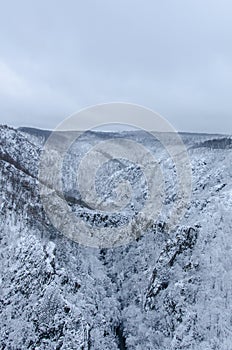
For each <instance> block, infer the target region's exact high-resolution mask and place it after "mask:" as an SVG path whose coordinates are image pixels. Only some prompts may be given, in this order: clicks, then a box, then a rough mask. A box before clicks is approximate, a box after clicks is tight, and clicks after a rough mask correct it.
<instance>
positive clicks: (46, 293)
mask: <svg viewBox="0 0 232 350" xmlns="http://www.w3.org/2000/svg"><path fill="white" fill-rule="evenodd" d="M124 136H125V135H124ZM126 136H127V137H129V138H134V137H136V138H137V140H138V139H139V140H140V141H142V142H143V143H144V144H145V145H146V147H150V148H151V149H152V147H153V152H154V153H155V154H156V156H157V158H158V159H159V162H160V165H161V166H162V167H163V170H164V173H165V172H166V196H165V199H164V204H165V208H167V212H168V208H169V207H170V206H172V204H173V201H174V199H175V186H174V185H173V184H174V179H173V178H172V177H170V175H169V173H168V169H169V170H170V169H172V170H173V165H172V164H171V163H170V161H169V159H168V158H167V154H166V153H165V152H163V150H162V149H161V147H160V145H159V144H158V143H157V144H155V146H154V145H153V146H152V144H149V142H150V141H149V139H146V138H144V135H142V134H141V135H134V134H133V135H129V134H127V135H126ZM47 137H48V134H47V133H46V132H44V133H43V132H39V131H38V132H36V130H32V131H31V130H30V129H29V130H28V129H25V128H24V129H21V130H14V129H12V128H9V127H7V126H1V127H0V183H1V187H0V191H1V194H0V208H1V213H0V215H1V221H0V232H1V236H0V240H1V248H0V261H1V279H0V310H1V311H0V312H1V317H0V349H82V350H90V349H95V350H107V349H111V350H113V349H133V350H134V349H136V350H140V349H141V350H142V349H143V350H144V349H148V350H153V349H154V350H155V349H159V350H174V349H175V350H179V349H194V350H201V349H202V350H212V349H215V350H219V349H220V350H231V349H232V238H231V237H232V235H231V233H232V218H231V209H232V166H231V164H232V140H231V138H229V137H226V136H220V135H194V134H182V138H183V140H184V142H185V144H186V147H187V149H188V154H189V157H190V160H191V166H192V173H193V178H192V197H191V200H190V203H189V205H188V210H187V212H186V213H185V216H184V218H183V219H182V221H181V222H180V223H179V227H178V228H177V229H176V230H175V231H172V232H169V230H168V226H167V225H166V222H165V216H164V217H163V220H162V221H157V222H156V221H154V222H150V223H149V225H147V227H146V232H139V235H138V236H137V239H135V240H134V241H132V243H130V244H127V245H123V246H121V247H116V248H108V249H107V248H99V249H98V248H90V247H86V246H83V245H80V244H78V243H76V242H73V241H71V240H69V239H68V238H66V237H65V236H64V235H62V234H61V233H59V232H58V231H57V230H56V229H55V228H54V227H53V226H52V224H51V223H50V221H49V218H48V217H47V215H46V213H45V211H44V210H43V206H42V203H41V201H40V192H39V181H38V166H39V159H40V155H41V150H42V146H43V143H44V142H45V140H46V139H47ZM60 137H63V136H62V135H61V136H60ZM107 137H111V138H112V137H119V136H118V135H112V134H111V135H107V134H106V133H104V134H101V133H87V134H86V135H84V136H83V137H82V138H81V139H80V141H79V143H78V145H77V146H75V145H74V150H73V153H72V151H71V152H70V155H69V156H68V158H67V159H68V161H67V162H66V163H65V164H64V169H66V170H65V173H66V180H68V181H67V187H65V188H64V191H65V193H66V199H67V201H68V203H69V205H70V207H71V208H72V210H73V212H74V213H75V214H76V215H79V216H80V217H82V218H83V219H84V220H86V221H88V222H89V223H90V224H91V225H96V226H97V225H100V226H101V225H103V224H104V225H108V226H109V227H111V226H112V227H114V226H115V225H116V226H117V225H120V224H121V223H123V222H124V220H125V221H126V220H127V219H128V218H130V216H133V215H134V213H135V212H136V211H137V210H139V209H140V205H141V202H142V200H143V198H145V197H146V196H145V197H143V195H144V194H145V192H146V186H145V184H144V182H143V178H142V176H141V174H140V172H139V171H138V169H137V168H136V167H133V166H132V165H131V164H126V163H125V164H124V163H123V164H115V163H112V164H111V165H110V166H109V167H108V168H104V169H102V172H101V171H100V172H99V176H98V180H97V187H98V189H99V193H100V194H101V195H105V196H106V198H107V197H108V196H110V193H109V192H110V189H111V186H112V183H115V181H116V180H117V178H119V177H120V176H122V174H125V175H124V176H126V178H129V179H130V182H131V183H132V185H133V186H132V187H133V188H134V190H135V196H134V198H133V207H127V208H126V209H125V212H124V213H123V215H121V214H120V215H119V214H118V216H117V215H116V216H115V215H112V216H109V215H108V216H107V218H106V217H104V216H103V215H102V213H97V212H95V211H92V210H91V208H88V207H86V206H85V203H84V202H82V201H81V196H80V193H78V191H76V190H75V191H74V189H73V186H74V184H75V174H76V172H75V170H76V169H75V166H74V165H73V164H74V162H73V159H74V158H73V157H74V156H75V160H76V161H77V163H78V159H79V158H81V157H82V156H83V154H85V153H86V152H87V151H88V149H90V147H91V146H92V145H93V144H96V143H97V142H99V141H101V140H102V139H103V138H104V139H105V138H107ZM168 137H170V142H172V137H171V136H168ZM107 174H108V175H109V176H106V175H107ZM133 174H136V175H133ZM134 176H135V177H136V178H135V179H134ZM141 191H142V195H141V193H140V194H139V192H141ZM145 199H146V198H145ZM141 227H143V226H139V223H138V227H137V230H138V231H139V230H140V229H141Z"/></svg>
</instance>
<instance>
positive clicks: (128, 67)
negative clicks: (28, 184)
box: [0, 0, 232, 134]
mask: <svg viewBox="0 0 232 350" xmlns="http://www.w3.org/2000/svg"><path fill="white" fill-rule="evenodd" d="M231 12H232V4H231V3H230V2H229V1H228V0H222V1H220V2H219V1H216V0H210V1H209V0H206V1H205V2H204V3H202V2H200V0H196V1H193V0H190V1H188V2H186V1H184V0H176V1H174V2H168V1H163V2H158V1H150V0H149V1H147V2H143V3H142V2H140V1H139V0H134V1H132V0H128V1H127V2H123V1H122V0H120V1H117V2H115V3H114V2H107V1H106V0H100V1H98V2H93V1H90V0H87V1H85V2H84V3H81V2H79V1H77V2H76V1H74V0H70V1H69V2H66V3H64V2H60V1H54V0H52V1H50V2H49V3H46V2H45V1H44V0H42V1H39V2H34V3H31V2H30V1H25V0H23V1H21V2H16V1H9V2H7V3H4V4H2V9H1V14H0V19H1V21H0V38H1V54H0V123H1V124H8V125H12V126H16V127H19V126H32V127H39V128H49V129H52V128H55V127H56V126H57V124H59V123H60V122H61V121H62V120H63V119H65V118H66V117H68V116H69V115H70V114H73V113H75V112H77V111H78V110H80V109H83V108H86V107H88V106H92V105H95V104H101V103H108V102H115V101H119V102H127V103H135V104H138V105H142V106H144V107H147V108H150V109H152V110H154V111H156V112H158V113H159V114H161V115H162V116H163V117H165V118H166V119H167V120H168V121H169V122H170V123H171V124H172V125H173V126H174V128H175V129H177V130H179V131H189V132H209V133H210V132H211V133H227V134H229V133H230V134H232V118H231V115H232V99H231V97H230V92H231V90H232V47H231V34H232V23H231ZM109 122H112V121H111V120H109ZM80 129H81V126H80Z"/></svg>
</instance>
